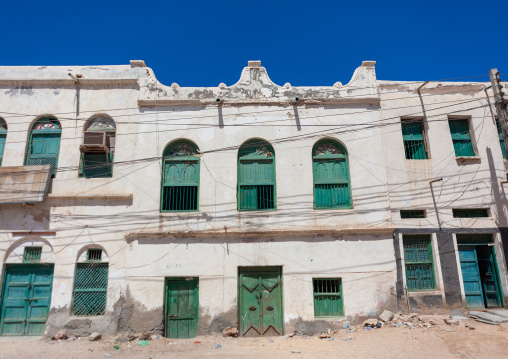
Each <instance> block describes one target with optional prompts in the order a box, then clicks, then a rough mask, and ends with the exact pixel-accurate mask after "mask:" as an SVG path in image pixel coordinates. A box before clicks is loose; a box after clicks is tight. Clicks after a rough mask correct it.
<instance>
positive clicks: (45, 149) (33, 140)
mask: <svg viewBox="0 0 508 359" xmlns="http://www.w3.org/2000/svg"><path fill="white" fill-rule="evenodd" d="M61 136H62V127H61V126H60V122H58V120H57V119H55V118H52V117H45V118H41V119H39V120H37V121H36V122H35V123H34V125H33V126H32V130H31V131H30V141H29V143H28V150H27V156H26V162H25V165H26V166H37V165H52V166H53V173H52V177H55V176H56V171H57V168H58V156H59V153H60V138H61Z"/></svg>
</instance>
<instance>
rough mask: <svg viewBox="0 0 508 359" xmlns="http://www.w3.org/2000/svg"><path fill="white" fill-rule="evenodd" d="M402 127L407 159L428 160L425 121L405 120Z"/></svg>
mask: <svg viewBox="0 0 508 359" xmlns="http://www.w3.org/2000/svg"><path fill="white" fill-rule="evenodd" d="M401 125H402V138H403V140H404V151H405V154H406V159H408V160H426V159H427V158H428V157H427V150H426V148H425V134H424V130H423V120H422V119H417V120H403V121H402V122H401Z"/></svg>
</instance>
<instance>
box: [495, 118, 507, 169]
mask: <svg viewBox="0 0 508 359" xmlns="http://www.w3.org/2000/svg"><path fill="white" fill-rule="evenodd" d="M496 126H497V136H498V137H499V145H500V146H501V152H502V153H503V158H504V159H505V160H506V146H505V144H504V138H503V129H502V127H501V123H500V122H499V119H497V118H496Z"/></svg>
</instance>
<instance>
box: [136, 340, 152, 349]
mask: <svg viewBox="0 0 508 359" xmlns="http://www.w3.org/2000/svg"><path fill="white" fill-rule="evenodd" d="M148 344H150V342H149V341H148V340H140V341H139V342H137V343H136V345H139V346H141V347H144V346H145V345H148Z"/></svg>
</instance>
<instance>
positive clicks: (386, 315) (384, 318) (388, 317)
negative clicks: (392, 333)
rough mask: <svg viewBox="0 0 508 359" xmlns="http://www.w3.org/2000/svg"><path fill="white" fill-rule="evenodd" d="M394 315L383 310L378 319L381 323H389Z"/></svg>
mask: <svg viewBox="0 0 508 359" xmlns="http://www.w3.org/2000/svg"><path fill="white" fill-rule="evenodd" d="M394 315H395V314H393V312H390V311H389V310H383V313H381V315H380V316H379V319H381V320H382V321H383V322H385V323H388V322H390V321H391V320H392V319H393V317H394Z"/></svg>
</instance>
